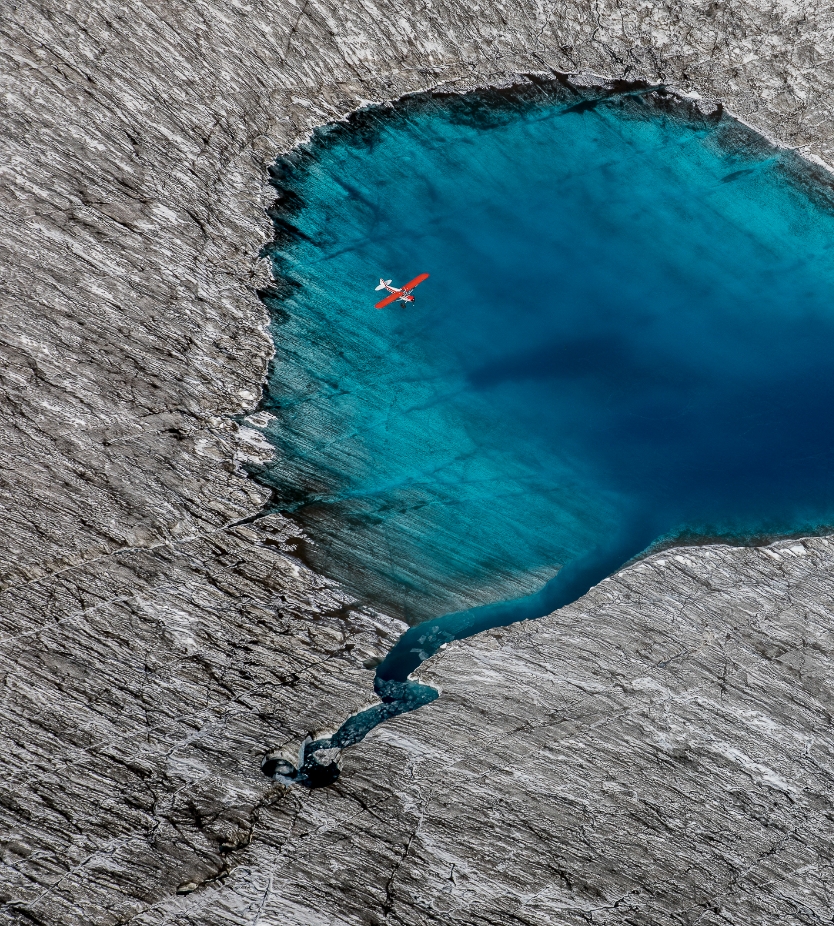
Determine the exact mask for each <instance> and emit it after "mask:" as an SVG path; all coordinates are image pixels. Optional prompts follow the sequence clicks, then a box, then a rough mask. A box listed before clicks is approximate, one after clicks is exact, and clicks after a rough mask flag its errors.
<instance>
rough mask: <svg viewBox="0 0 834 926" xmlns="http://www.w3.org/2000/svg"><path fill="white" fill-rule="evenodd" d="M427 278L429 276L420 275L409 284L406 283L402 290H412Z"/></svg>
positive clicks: (425, 274)
mask: <svg viewBox="0 0 834 926" xmlns="http://www.w3.org/2000/svg"><path fill="white" fill-rule="evenodd" d="M428 278H429V275H428V274H427V273H421V274H420V276H418V277H414V279H413V280H412V281H411V282H410V283H406V284H405V286H403V289H414V287H415V286H419V285H420V284H421V283H422V282H423V280H427V279H428Z"/></svg>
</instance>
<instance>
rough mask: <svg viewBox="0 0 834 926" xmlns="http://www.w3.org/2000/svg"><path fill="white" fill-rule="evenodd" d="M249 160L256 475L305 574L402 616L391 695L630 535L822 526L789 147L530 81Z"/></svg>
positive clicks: (813, 366) (833, 338)
mask: <svg viewBox="0 0 834 926" xmlns="http://www.w3.org/2000/svg"><path fill="white" fill-rule="evenodd" d="M598 96H599V95H598ZM274 180H275V183H276V186H278V187H279V189H280V197H279V202H278V203H277V204H276V207H275V209H274V210H273V218H274V220H275V223H276V241H275V243H274V245H273V246H272V247H271V249H270V254H271V257H272V259H273V262H274V265H275V271H276V274H277V276H278V277H279V278H280V280H281V282H280V283H279V284H278V285H277V287H276V289H275V290H274V291H273V292H272V293H271V294H268V295H267V299H266V301H267V304H268V305H269V306H270V308H271V310H272V315H273V334H274V338H275V343H276V350H277V354H276V359H275V362H274V364H273V367H272V371H271V374H270V381H269V388H268V392H267V395H266V398H265V400H264V406H263V407H264V408H266V409H267V410H269V411H271V412H272V413H273V414H275V415H276V416H277V417H276V420H275V421H274V422H272V424H271V426H270V427H269V428H268V429H267V435H268V437H269V439H270V440H271V441H272V442H273V443H274V445H275V446H276V448H277V450H278V453H277V456H276V460H275V462H274V463H273V464H271V465H270V467H269V468H268V469H267V470H266V471H265V472H262V473H260V474H259V478H260V479H262V480H263V481H265V482H267V483H268V484H270V485H272V486H273V487H274V488H275V490H276V491H275V503H276V505H277V507H279V508H281V509H282V510H285V511H287V512H290V513H291V514H292V515H293V517H295V518H296V519H297V520H298V521H299V522H300V523H301V524H302V525H303V526H304V528H305V530H306V531H307V532H308V534H309V535H310V537H311V538H312V540H313V544H312V545H311V546H310V547H309V548H308V549H307V555H308V556H309V557H310V559H311V560H312V561H313V563H314V565H315V566H316V567H317V568H320V569H322V570H323V571H325V572H326V573H328V574H329V575H331V576H334V577H336V578H338V579H340V580H341V581H343V582H344V583H345V584H346V585H347V586H348V587H349V588H351V589H352V590H353V591H355V592H356V593H357V594H358V595H359V596H360V597H361V598H362V599H364V600H370V601H372V602H374V603H376V604H377V605H379V606H380V607H383V608H385V609H386V610H388V611H389V612H390V613H394V614H397V615H399V616H402V617H403V618H405V619H406V620H408V621H409V622H410V623H412V624H417V623H419V622H421V621H424V622H425V621H428V623H423V624H421V625H420V626H419V627H414V628H412V630H411V631H409V633H408V634H407V635H406V638H405V639H404V641H401V644H400V646H399V647H398V649H397V651H396V652H395V653H394V654H392V655H390V656H389V657H388V659H387V660H386V661H385V662H384V663H383V665H382V666H381V667H380V670H379V672H378V676H377V683H378V689H379V690H380V691H381V693H383V694H384V695H385V696H386V697H387V698H388V700H389V701H390V702H391V703H393V702H394V701H396V700H397V698H399V699H400V701H402V691H401V690H399V689H398V691H399V694H397V693H396V692H395V693H394V694H391V691H393V689H391V688H390V686H391V685H394V686H395V687H396V686H397V685H401V684H402V683H403V681H404V679H405V677H406V676H407V674H408V672H410V671H411V670H412V669H413V668H414V667H415V666H416V665H417V664H419V662H420V660H421V659H422V658H424V656H425V655H428V654H429V653H430V652H432V651H435V650H436V648H437V646H439V645H440V644H441V643H443V642H446V641H447V640H448V639H452V638H456V637H460V636H465V635H468V634H469V633H471V632H476V631H477V630H478V629H483V628H484V627H486V626H493V625H495V624H503V623H508V622H511V621H512V620H516V619H519V618H521V617H536V616H541V615H542V614H544V613H548V612H549V611H551V610H553V609H554V608H555V607H558V606H560V605H562V604H564V603H566V602H568V601H571V600H574V599H575V598H577V597H578V596H579V595H581V594H582V593H584V591H586V590H587V589H588V588H589V587H590V586H591V585H593V584H595V583H596V582H597V581H599V580H600V579H601V578H603V577H604V576H606V575H608V574H610V573H611V572H613V571H614V570H616V569H617V568H618V567H619V566H620V565H622V564H623V563H624V562H625V561H627V560H628V559H630V558H631V557H633V556H635V555H637V554H639V553H640V552H641V551H643V550H645V548H646V547H647V546H649V545H650V544H652V543H653V542H656V541H658V540H663V539H666V540H670V539H674V538H681V537H683V538H693V539H694V538H724V539H728V540H732V541H735V542H744V541H751V540H755V539H756V538H761V537H769V536H773V535H778V534H790V533H800V532H814V531H819V530H822V529H825V528H826V527H828V526H829V525H832V524H834V465H833V464H834V459H832V450H833V449H834V431H833V430H832V426H834V350H832V347H834V254H832V244H834V211H833V210H832V207H831V203H830V193H829V190H828V187H827V185H826V181H825V178H824V177H823V176H822V175H821V172H819V171H816V170H815V169H813V168H812V167H810V166H808V165H803V164H802V163H801V162H800V161H799V159H798V158H797V157H796V156H795V155H793V154H792V153H790V152H787V153H786V152H780V151H778V150H775V149H774V148H772V147H771V146H769V145H768V144H766V143H765V142H764V141H763V140H761V139H760V138H759V137H758V136H756V135H755V134H754V133H752V132H751V131H749V130H748V129H746V128H744V127H742V126H740V125H738V124H737V123H735V122H733V121H732V120H731V119H728V118H726V117H718V118H712V119H709V118H704V117H701V116H699V115H698V114H697V113H696V112H695V111H694V110H692V109H691V108H689V107H688V106H686V105H683V104H680V103H677V102H674V101H672V100H671V99H670V98H668V97H664V96H662V95H660V96H659V95H657V94H652V93H649V92H632V93H625V94H624V93H618V94H612V95H610V96H608V97H607V98H605V99H599V100H597V98H596V97H594V95H593V94H591V95H590V97H588V98H582V97H580V96H578V95H577V93H576V91H574V90H571V89H570V88H565V87H560V86H555V85H554V86H551V87H547V88H540V89H535V90H527V91H515V92H510V93H507V94H503V95H500V94H495V93H493V94H488V93H485V94H480V95H473V96H471V97H467V98H451V99H438V98H432V97H422V98H416V99H412V100H410V101H406V102H405V103H403V104H400V105H399V106H398V107H395V108H393V109H374V110H368V111H365V112H363V113H361V114H359V115H357V116H356V117H355V118H354V119H353V120H352V122H351V123H349V124H348V125H339V126H335V127H327V128H324V129H322V130H320V131H318V132H317V133H316V134H315V136H314V138H313V140H312V141H311V142H310V143H309V144H308V145H306V146H305V147H304V148H302V149H300V150H299V151H297V152H295V153H294V154H293V155H290V156H288V157H287V158H286V159H284V160H283V161H282V162H279V164H278V165H276V168H275V171H274ZM420 272H428V273H430V274H431V276H430V278H429V280H428V281H426V282H425V283H423V284H422V285H421V286H420V288H419V289H417V290H416V291H415V296H416V301H415V303H414V304H413V305H411V306H409V307H407V308H402V307H401V306H400V304H397V305H393V306H390V307H388V308H387V309H385V310H382V311H376V310H375V309H374V308H373V305H374V302H376V301H377V299H379V298H380V294H378V293H376V292H374V286H375V285H376V283H377V282H378V280H379V278H380V277H381V276H382V277H385V278H386V279H387V278H389V277H393V279H394V282H395V283H396V284H402V283H404V282H406V281H407V280H409V279H411V278H412V277H414V276H416V275H417V274H418V273H420ZM563 567H564V568H563ZM554 577H555V578H554ZM502 602H503V603H502ZM479 605H487V607H485V608H483V607H482V608H478V607H477V606H479ZM473 607H474V608H475V610H474V611H473V610H471V609H472V608H473ZM450 612H451V613H452V616H451V617H450V616H449V614H450ZM454 612H458V613H457V616H456V615H455V613H454ZM461 612H462V613H461ZM444 615H445V616H444ZM386 685H387V686H388V689H386ZM423 691H424V693H423V694H419V692H418V694H417V695H416V697H417V698H418V700H419V699H420V698H422V699H426V698H430V697H432V696H433V695H430V694H428V693H425V690H423ZM386 692H387V694H386ZM412 696H414V690H412V694H411V695H409V697H412ZM412 706H413V705H412ZM378 711H382V712H383V713H385V712H386V711H387V712H388V713H391V712H392V710H391V709H389V708H387V707H385V705H383V706H381V707H380V708H379V709H378ZM393 712H396V711H393ZM366 720H368V718H366ZM362 724H365V721H362ZM362 724H360V726H362ZM365 726H367V724H365ZM357 729H358V728H356V723H355V722H354V730H353V733H350V731H348V733H345V734H344V735H343V737H342V739H343V740H344V741H345V742H348V741H353V738H355V737H354V734H355V733H356V732H357ZM363 731H364V727H363Z"/></svg>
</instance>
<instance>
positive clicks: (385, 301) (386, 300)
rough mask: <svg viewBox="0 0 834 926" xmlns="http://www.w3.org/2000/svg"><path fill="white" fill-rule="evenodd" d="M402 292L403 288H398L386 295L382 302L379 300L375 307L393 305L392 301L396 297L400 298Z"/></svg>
mask: <svg viewBox="0 0 834 926" xmlns="http://www.w3.org/2000/svg"><path fill="white" fill-rule="evenodd" d="M400 292H401V290H399V289H398V290H397V291H396V292H395V293H391V295H390V296H386V297H385V298H384V299H383V300H382V301H381V302H377V304H376V306H375V308H377V309H384V308H385V306H387V305H391V303H392V302H393V301H394V300H395V299H399V298H400Z"/></svg>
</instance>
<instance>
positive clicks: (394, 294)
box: [376, 273, 429, 309]
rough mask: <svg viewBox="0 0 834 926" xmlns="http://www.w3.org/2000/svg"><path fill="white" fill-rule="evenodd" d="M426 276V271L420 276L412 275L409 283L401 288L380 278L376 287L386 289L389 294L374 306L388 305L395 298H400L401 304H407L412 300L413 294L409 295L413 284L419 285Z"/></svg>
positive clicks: (382, 307) (382, 306)
mask: <svg viewBox="0 0 834 926" xmlns="http://www.w3.org/2000/svg"><path fill="white" fill-rule="evenodd" d="M428 278H429V275H428V274H427V273H421V274H420V276H418V277H414V279H413V280H412V281H411V282H410V283H406V284H405V286H403V287H402V288H398V287H396V286H392V285H391V281H390V280H380V281H379V286H377V289H387V290H388V292H389V293H391V295H390V296H386V297H385V298H384V299H383V300H382V302H377V304H376V308H378V309H384V308H385V306H387V305H390V304H391V303H392V302H394V301H395V300H397V299H401V300H402V303H403V305H408V303H409V302H414V296H412V295H411V290H413V289H414V287H415V286H419V285H420V284H421V283H422V282H423V280H427V279H428Z"/></svg>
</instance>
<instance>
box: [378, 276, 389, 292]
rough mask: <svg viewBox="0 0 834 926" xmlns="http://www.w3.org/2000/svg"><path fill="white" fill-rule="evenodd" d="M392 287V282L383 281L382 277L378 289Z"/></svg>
mask: <svg viewBox="0 0 834 926" xmlns="http://www.w3.org/2000/svg"><path fill="white" fill-rule="evenodd" d="M390 285H391V281H390V280H383V279H382V277H380V278H379V286H377V289H385V287H386V286H390Z"/></svg>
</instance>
